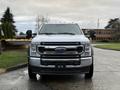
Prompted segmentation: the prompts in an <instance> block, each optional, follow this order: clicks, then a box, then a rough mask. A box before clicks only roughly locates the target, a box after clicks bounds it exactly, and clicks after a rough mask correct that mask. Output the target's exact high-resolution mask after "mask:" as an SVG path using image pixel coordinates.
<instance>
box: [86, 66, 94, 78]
mask: <svg viewBox="0 0 120 90" xmlns="http://www.w3.org/2000/svg"><path fill="white" fill-rule="evenodd" d="M93 68H94V66H93V64H92V65H91V66H90V70H89V72H88V73H86V74H85V79H92V77H93Z"/></svg>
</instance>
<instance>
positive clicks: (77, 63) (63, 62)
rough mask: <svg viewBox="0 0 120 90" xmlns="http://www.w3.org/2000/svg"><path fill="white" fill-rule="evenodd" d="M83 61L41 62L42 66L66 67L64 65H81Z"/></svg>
mask: <svg viewBox="0 0 120 90" xmlns="http://www.w3.org/2000/svg"><path fill="white" fill-rule="evenodd" d="M80 63H81V61H80V60H77V61H74V60H70V61H57V60H54V61H52V60H41V64H42V65H55V66H64V65H80Z"/></svg>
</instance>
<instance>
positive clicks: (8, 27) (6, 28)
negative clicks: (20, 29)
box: [1, 7, 17, 38]
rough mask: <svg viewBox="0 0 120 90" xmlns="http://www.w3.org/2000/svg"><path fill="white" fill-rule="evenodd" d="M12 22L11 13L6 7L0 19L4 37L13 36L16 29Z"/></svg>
mask: <svg viewBox="0 0 120 90" xmlns="http://www.w3.org/2000/svg"><path fill="white" fill-rule="evenodd" d="M14 23H15V21H14V20H13V14H12V13H11V12H10V8H9V7H8V8H7V9H6V11H5V13H4V15H3V17H2V19H1V28H2V30H3V33H4V37H5V38H13V37H14V36H15V33H16V32H17V30H16V28H15V25H14Z"/></svg>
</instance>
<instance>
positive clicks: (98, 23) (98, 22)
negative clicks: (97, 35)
mask: <svg viewBox="0 0 120 90" xmlns="http://www.w3.org/2000/svg"><path fill="white" fill-rule="evenodd" d="M99 27H100V20H99V18H98V21H97V29H99Z"/></svg>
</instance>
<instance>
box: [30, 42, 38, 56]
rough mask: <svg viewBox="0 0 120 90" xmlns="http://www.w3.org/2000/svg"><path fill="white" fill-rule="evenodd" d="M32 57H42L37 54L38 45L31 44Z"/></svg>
mask: <svg viewBox="0 0 120 90" xmlns="http://www.w3.org/2000/svg"><path fill="white" fill-rule="evenodd" d="M30 56H40V55H39V54H38V53H37V45H36V44H31V45H30Z"/></svg>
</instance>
